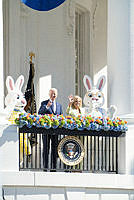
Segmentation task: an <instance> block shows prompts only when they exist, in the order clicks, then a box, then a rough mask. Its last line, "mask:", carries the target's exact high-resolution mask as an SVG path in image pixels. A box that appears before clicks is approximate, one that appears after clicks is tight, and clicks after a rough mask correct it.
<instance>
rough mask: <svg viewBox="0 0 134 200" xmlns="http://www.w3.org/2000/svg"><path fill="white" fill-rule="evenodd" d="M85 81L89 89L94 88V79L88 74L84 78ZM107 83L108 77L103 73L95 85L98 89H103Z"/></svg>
mask: <svg viewBox="0 0 134 200" xmlns="http://www.w3.org/2000/svg"><path fill="white" fill-rule="evenodd" d="M83 83H84V86H85V88H86V90H87V91H89V90H91V89H93V84H92V80H91V78H90V77H89V76H88V75H85V76H84V78H83ZM105 83H106V77H105V76H104V75H103V76H101V77H100V78H99V79H98V82H97V85H96V86H95V87H96V89H98V90H100V91H101V90H102V89H103V87H104V85H105Z"/></svg>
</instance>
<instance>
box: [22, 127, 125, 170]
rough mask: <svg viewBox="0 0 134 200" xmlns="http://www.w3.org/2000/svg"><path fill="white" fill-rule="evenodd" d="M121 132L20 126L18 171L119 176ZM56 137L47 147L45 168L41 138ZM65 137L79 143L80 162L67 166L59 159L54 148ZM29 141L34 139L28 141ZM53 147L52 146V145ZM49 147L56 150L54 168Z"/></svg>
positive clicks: (122, 133)
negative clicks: (80, 151)
mask: <svg viewBox="0 0 134 200" xmlns="http://www.w3.org/2000/svg"><path fill="white" fill-rule="evenodd" d="M124 134H125V133H124V132H121V131H119V132H115V131H103V130H101V131H88V130H83V131H78V130H68V129H65V128H57V129H53V128H50V129H44V128H37V127H32V128H28V127H26V126H23V127H22V128H19V147H20V150H19V169H20V170H36V171H43V170H44V171H65V172H77V171H78V172H97V173H98V172H100V173H118V143H119V137H120V136H123V135H124ZM44 135H45V136H46V137H48V136H49V135H53V136H57V138H58V143H57V142H55V145H56V146H55V147H54V146H52V145H51V143H50V147H49V154H48V163H47V167H45V165H44V164H43V151H44V150H43V148H46V147H45V146H43V139H42V138H43V137H44ZM66 136H75V137H76V138H79V140H80V141H81V142H82V144H83V147H84V150H85V154H84V158H83V159H82V161H81V162H80V163H79V164H77V165H74V166H69V165H66V164H65V163H63V162H62V160H61V159H60V158H59V156H58V153H57V151H58V150H57V146H58V144H59V142H60V141H61V140H62V139H63V138H65V137H66ZM30 138H34V142H32V141H33V140H31V139H30ZM53 145H54V144H53ZM52 148H54V149H55V151H56V152H55V156H56V159H55V160H56V165H55V166H54V165H53V153H52Z"/></svg>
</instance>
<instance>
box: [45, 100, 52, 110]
mask: <svg viewBox="0 0 134 200" xmlns="http://www.w3.org/2000/svg"><path fill="white" fill-rule="evenodd" d="M51 105H52V101H50V100H49V101H48V103H47V106H46V107H47V108H49V107H50V106H51Z"/></svg>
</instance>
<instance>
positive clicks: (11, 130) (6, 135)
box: [0, 125, 18, 147]
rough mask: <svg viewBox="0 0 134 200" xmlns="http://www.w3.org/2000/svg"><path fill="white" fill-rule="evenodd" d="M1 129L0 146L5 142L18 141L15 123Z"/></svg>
mask: <svg viewBox="0 0 134 200" xmlns="http://www.w3.org/2000/svg"><path fill="white" fill-rule="evenodd" d="M3 129H4V130H3V131H2V130H0V131H2V135H1V137H0V147H1V146H2V145H3V144H5V143H6V142H11V141H13V142H16V141H18V134H17V126H16V125H10V126H8V125H7V127H5V128H3Z"/></svg>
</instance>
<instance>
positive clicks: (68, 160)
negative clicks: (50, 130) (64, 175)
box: [58, 136, 85, 166]
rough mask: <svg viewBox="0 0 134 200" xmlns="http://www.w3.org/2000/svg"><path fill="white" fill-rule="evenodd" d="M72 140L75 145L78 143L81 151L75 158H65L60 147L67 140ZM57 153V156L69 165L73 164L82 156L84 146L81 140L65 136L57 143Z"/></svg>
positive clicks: (76, 163) (79, 160)
mask: <svg viewBox="0 0 134 200" xmlns="http://www.w3.org/2000/svg"><path fill="white" fill-rule="evenodd" d="M72 141H73V142H74V143H75V144H76V145H79V147H80V150H81V152H79V156H77V158H76V159H75V160H73V159H72V160H71V161H70V159H67V157H65V154H64V153H63V151H62V149H63V147H64V145H66V143H67V142H70V143H71V142H72ZM58 155H59V158H60V159H61V161H62V162H63V163H64V164H66V165H69V166H74V165H78V164H79V163H80V162H81V161H82V160H83V158H84V155H85V150H84V146H83V144H82V142H81V141H80V140H79V139H78V138H77V137H74V136H66V137H65V138H63V139H62V140H61V141H60V143H59V145H58Z"/></svg>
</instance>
